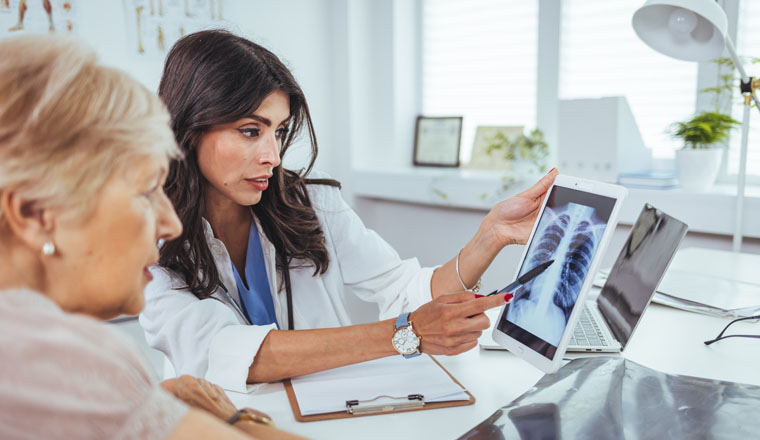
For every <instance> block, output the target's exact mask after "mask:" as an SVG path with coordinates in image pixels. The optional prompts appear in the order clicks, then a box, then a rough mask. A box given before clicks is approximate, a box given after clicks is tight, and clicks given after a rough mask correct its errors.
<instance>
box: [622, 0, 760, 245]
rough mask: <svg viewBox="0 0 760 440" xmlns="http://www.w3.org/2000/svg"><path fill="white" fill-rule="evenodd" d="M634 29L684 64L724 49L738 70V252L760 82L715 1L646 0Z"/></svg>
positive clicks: (717, 53) (700, 59)
mask: <svg viewBox="0 0 760 440" xmlns="http://www.w3.org/2000/svg"><path fill="white" fill-rule="evenodd" d="M633 29H634V30H635V31H636V34H637V35H638V36H639V38H640V39H641V40H642V41H644V43H646V44H647V45H648V46H649V47H651V48H652V49H654V50H656V51H658V52H660V53H662V54H664V55H667V56H670V57H673V58H676V59H679V60H684V61H708V60H711V59H714V58H717V57H719V56H720V55H721V53H722V52H723V48H724V47H725V48H726V49H728V55H729V56H730V57H731V60H732V61H733V62H734V65H735V66H736V69H737V70H738V71H739V75H740V76H741V86H740V91H741V94H742V95H743V96H744V118H743V119H742V138H741V155H740V161H739V179H738V182H737V185H736V224H735V228H734V244H733V250H734V251H735V252H739V251H740V250H741V246H742V230H743V221H744V187H745V185H746V178H747V142H748V136H749V112H750V107H751V106H752V101H753V100H754V102H755V106H756V107H757V108H758V111H760V101H759V100H758V99H757V96H755V90H757V89H758V88H760V79H753V78H752V77H749V76H747V73H746V72H745V70H744V66H743V65H742V63H741V60H740V59H739V57H738V56H737V55H736V49H735V48H734V44H733V42H732V41H731V38H729V36H728V34H727V32H728V18H727V17H726V13H725V12H724V11H723V9H721V7H720V5H718V3H716V2H715V1H714V0H647V2H646V3H644V5H643V6H642V7H640V8H639V9H638V10H637V11H636V12H635V13H634V14H633Z"/></svg>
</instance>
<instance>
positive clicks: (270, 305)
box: [230, 221, 280, 329]
mask: <svg viewBox="0 0 760 440" xmlns="http://www.w3.org/2000/svg"><path fill="white" fill-rule="evenodd" d="M230 264H232V271H233V272H234V273H235V282H236V283H237V288H238V292H239V293H240V299H241V303H242V306H243V312H244V313H245V315H246V316H247V317H248V320H249V321H250V322H251V324H253V325H266V324H272V323H275V324H277V315H275V313H274V301H272V291H271V290H270V289H269V277H268V276H267V268H266V265H265V264H264V252H263V251H262V249H261V238H260V237H259V230H258V229H257V228H256V222H253V221H252V222H251V231H250V232H249V233H248V251H247V252H246V256H245V279H246V281H248V285H247V286H246V285H245V283H244V282H243V280H242V279H241V278H240V275H239V274H238V270H237V268H236V267H235V264H233V263H230ZM277 328H278V329H279V328H280V326H279V324H278V325H277Z"/></svg>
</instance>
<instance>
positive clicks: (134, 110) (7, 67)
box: [0, 35, 180, 226]
mask: <svg viewBox="0 0 760 440" xmlns="http://www.w3.org/2000/svg"><path fill="white" fill-rule="evenodd" d="M0 54H2V57H0V78H2V80H3V86H2V87H0V192H2V191H6V190H12V191H15V192H17V193H18V194H19V195H20V196H21V197H22V198H23V199H25V200H29V201H32V202H33V203H35V204H38V205H39V206H40V207H45V208H47V207H55V208H64V209H65V210H66V211H67V212H69V211H70V212H71V213H72V214H75V215H79V216H83V217H84V216H87V215H88V214H89V213H91V209H92V208H93V207H94V202H95V200H96V199H97V196H98V193H99V190H100V189H101V188H102V187H103V185H104V184H105V183H106V181H107V180H108V179H109V178H110V177H111V176H112V175H114V174H115V173H117V172H123V171H126V170H128V167H129V165H130V164H134V163H135V159H137V158H139V157H144V156H150V155H164V156H168V157H171V158H176V157H179V156H180V152H179V149H178V148H177V145H176V142H175V140H174V133H173V132H172V130H171V127H170V125H169V114H168V112H167V111H166V108H165V107H164V105H163V103H162V102H161V100H160V99H159V98H158V97H157V96H155V95H154V94H153V93H151V92H150V91H148V90H147V89H146V88H145V87H143V86H142V85H140V84H139V83H138V82H136V81H135V80H133V79H132V78H130V77H129V76H128V75H127V74H126V73H124V72H121V71H119V70H116V69H113V68H109V67H105V66H103V65H101V64H98V61H97V58H96V56H95V53H94V52H93V51H92V49H90V48H88V47H87V46H85V45H83V44H82V43H79V42H76V41H74V40H70V39H68V38H61V37H60V36H56V37H52V36H42V35H40V36H22V37H16V38H12V39H9V40H5V41H1V42H0ZM3 223H4V220H3V214H2V212H0V226H2V224H3Z"/></svg>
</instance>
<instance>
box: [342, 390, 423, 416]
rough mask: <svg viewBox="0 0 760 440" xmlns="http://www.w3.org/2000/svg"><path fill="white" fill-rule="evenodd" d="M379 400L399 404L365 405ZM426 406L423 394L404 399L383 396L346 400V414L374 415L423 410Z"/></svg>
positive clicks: (411, 395)
mask: <svg viewBox="0 0 760 440" xmlns="http://www.w3.org/2000/svg"><path fill="white" fill-rule="evenodd" d="M378 399H393V400H397V401H398V402H394V403H387V402H386V403H380V404H377V405H365V404H367V403H372V402H374V401H376V400H378ZM423 406H425V396H423V395H422V394H410V395H408V396H404V397H393V396H386V395H381V396H377V397H375V398H374V399H369V400H346V412H347V413H349V414H374V413H382V412H393V411H400V410H405V409H415V408H422V407H423Z"/></svg>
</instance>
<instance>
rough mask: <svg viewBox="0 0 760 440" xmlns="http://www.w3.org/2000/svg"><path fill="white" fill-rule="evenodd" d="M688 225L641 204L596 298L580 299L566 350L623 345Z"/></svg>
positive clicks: (609, 349)
mask: <svg viewBox="0 0 760 440" xmlns="http://www.w3.org/2000/svg"><path fill="white" fill-rule="evenodd" d="M687 229H688V226H687V225H686V224H685V223H683V222H681V221H679V220H677V219H675V218H673V217H671V216H669V215H668V214H665V213H664V212H662V211H660V210H659V209H657V208H655V207H653V206H652V205H649V204H646V205H644V208H643V209H642V210H641V214H639V218H638V220H636V223H635V224H634V225H633V228H632V229H631V233H630V234H629V235H628V239H627V240H626V242H625V245H623V249H621V251H620V255H618V258H617V261H615V264H614V265H613V266H612V269H611V270H610V273H609V275H608V276H607V281H606V282H605V283H604V286H603V287H602V290H601V292H600V293H599V297H598V298H597V299H596V301H590V302H587V303H586V304H584V310H583V311H582V314H581V317H580V319H579V320H578V324H577V325H576V326H575V329H574V333H573V337H572V338H571V339H570V343H569V344H568V347H567V351H568V352H603V353H604V352H607V353H615V352H620V351H623V350H624V349H625V346H626V344H627V343H628V341H629V340H630V339H631V336H632V335H633V332H634V331H635V330H636V326H637V325H638V324H639V322H640V321H641V316H642V315H643V314H644V311H645V310H646V308H647V306H648V305H649V302H650V300H651V299H652V296H653V295H654V292H655V290H657V285H658V284H660V281H661V280H662V278H663V276H664V275H665V271H666V270H667V268H668V266H669V265H670V262H671V261H672V260H673V257H674V256H675V254H676V250H677V249H678V245H679V244H680V243H681V240H682V239H683V237H684V236H685V235H686V230H687Z"/></svg>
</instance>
